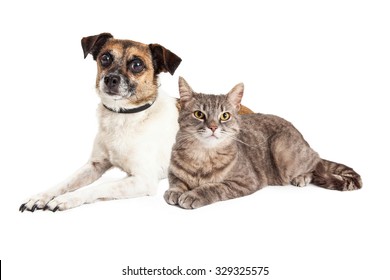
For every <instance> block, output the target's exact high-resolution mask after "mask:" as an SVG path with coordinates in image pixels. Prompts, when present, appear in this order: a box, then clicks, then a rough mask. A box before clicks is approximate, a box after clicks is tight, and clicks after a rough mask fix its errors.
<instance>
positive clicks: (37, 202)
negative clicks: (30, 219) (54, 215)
mask: <svg viewBox="0 0 390 280" xmlns="http://www.w3.org/2000/svg"><path fill="white" fill-rule="evenodd" d="M53 197H54V196H53V195H52V194H50V193H40V194H37V195H34V196H33V197H31V198H30V199H28V200H27V201H26V202H25V203H23V204H22V205H20V207H19V211H20V212H24V211H30V212H34V211H35V210H40V209H43V208H45V206H46V204H47V203H48V202H49V201H50V200H52V199H53Z"/></svg>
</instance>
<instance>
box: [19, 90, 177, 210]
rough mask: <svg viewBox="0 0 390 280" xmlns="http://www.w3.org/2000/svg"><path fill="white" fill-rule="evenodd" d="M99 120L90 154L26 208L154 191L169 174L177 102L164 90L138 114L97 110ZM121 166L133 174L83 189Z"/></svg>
mask: <svg viewBox="0 0 390 280" xmlns="http://www.w3.org/2000/svg"><path fill="white" fill-rule="evenodd" d="M98 118H99V122H100V128H99V132H98V134H97V136H96V139H95V143H94V146H93V151H92V154H91V157H90V159H89V161H88V163H87V164H85V165H84V166H83V167H82V168H81V169H79V170H78V171H76V172H75V174H73V175H72V176H71V177H70V178H68V179H67V180H65V181H64V182H62V183H60V184H58V185H57V186H56V187H54V188H51V189H49V190H48V191H46V192H43V193H41V194H38V195H35V196H33V197H32V198H30V199H29V200H27V202H26V203H25V204H24V206H25V208H26V209H27V210H35V209H34V208H44V207H46V208H48V209H50V210H57V209H58V210H66V209H70V208H74V207H77V206H79V205H82V204H85V203H92V202H95V201H98V200H109V199H121V198H131V197H139V196H145V195H153V194H155V193H156V188H157V185H158V181H159V179H162V178H165V177H166V175H167V170H168V165H169V159H170V155H171V148H172V145H173V143H174V141H175V136H176V132H177V130H178V129H179V126H178V122H177V119H178V110H177V107H176V100H175V99H174V98H171V97H168V96H167V95H165V94H164V93H162V92H160V93H159V94H158V97H157V99H156V101H155V102H154V104H153V105H152V106H151V107H150V108H149V109H147V110H145V111H142V112H139V113H135V114H118V113H114V112H111V111H109V110H107V109H105V108H104V107H103V106H102V104H100V105H99V108H98ZM111 167H118V168H120V169H122V170H123V171H125V172H126V173H127V174H128V177H126V178H124V179H122V180H119V181H115V182H109V183H104V184H100V185H97V186H94V187H92V188H83V189H81V190H78V191H75V190H77V189H79V188H81V187H83V186H86V185H88V184H90V183H92V182H94V181H95V180H97V179H98V178H100V176H101V175H102V174H103V173H104V172H105V171H107V170H108V169H110V168H111Z"/></svg>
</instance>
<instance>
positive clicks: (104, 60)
mask: <svg viewBox="0 0 390 280" xmlns="http://www.w3.org/2000/svg"><path fill="white" fill-rule="evenodd" d="M111 62H112V56H111V55H110V54H109V53H104V54H102V56H101V57H100V63H101V64H102V66H103V67H107V66H108V65H110V64H111Z"/></svg>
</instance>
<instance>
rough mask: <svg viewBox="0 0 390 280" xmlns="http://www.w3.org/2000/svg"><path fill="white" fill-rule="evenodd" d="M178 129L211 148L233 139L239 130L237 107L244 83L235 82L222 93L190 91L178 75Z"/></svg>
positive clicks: (239, 103) (238, 107)
mask: <svg viewBox="0 0 390 280" xmlns="http://www.w3.org/2000/svg"><path fill="white" fill-rule="evenodd" d="M179 92H180V106H181V110H180V115H179V125H180V131H181V132H182V133H185V134H186V137H193V138H194V139H197V140H199V141H201V142H202V144H204V146H205V147H208V148H212V147H218V146H221V145H222V146H223V145H224V144H229V143H231V142H232V141H235V138H236V136H237V134H238V132H239V129H240V127H239V118H238V111H239V109H240V106H241V99H242V96H243V93H244V84H242V83H241V84H238V85H236V86H235V87H234V88H233V89H232V90H231V91H230V92H229V93H228V94H226V95H211V94H202V93H196V92H194V91H193V90H192V89H191V87H190V86H189V85H188V83H187V82H186V81H185V80H184V79H183V78H182V77H180V78H179Z"/></svg>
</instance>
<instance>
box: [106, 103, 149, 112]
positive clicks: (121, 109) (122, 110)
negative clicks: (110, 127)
mask: <svg viewBox="0 0 390 280" xmlns="http://www.w3.org/2000/svg"><path fill="white" fill-rule="evenodd" d="M153 103H154V101H153V102H152V103H146V104H145V105H142V106H139V107H135V108H130V109H127V108H119V110H118V111H117V110H114V109H112V108H110V107H108V106H106V105H104V104H103V106H104V108H106V109H107V110H109V111H111V112H114V113H119V114H134V113H139V112H142V111H144V110H146V109H148V108H150V107H151V106H152V105H153Z"/></svg>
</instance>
